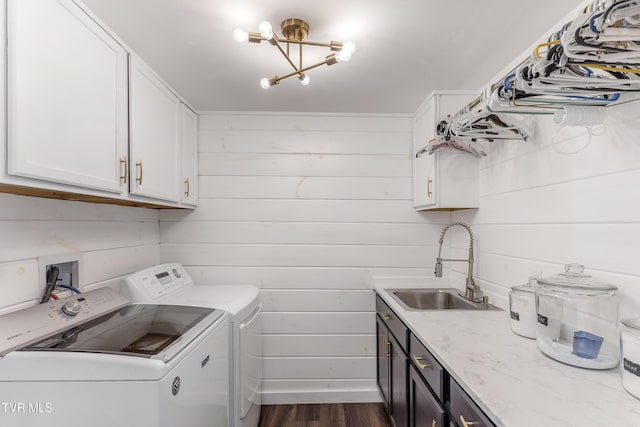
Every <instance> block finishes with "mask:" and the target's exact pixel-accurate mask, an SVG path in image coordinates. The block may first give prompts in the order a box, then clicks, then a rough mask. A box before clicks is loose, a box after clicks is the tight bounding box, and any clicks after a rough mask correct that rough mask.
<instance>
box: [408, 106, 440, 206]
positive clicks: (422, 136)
mask: <svg viewBox="0 0 640 427" xmlns="http://www.w3.org/2000/svg"><path fill="white" fill-rule="evenodd" d="M436 98H437V97H433V98H432V100H431V101H429V102H427V103H426V104H425V105H424V106H423V108H422V109H421V110H419V111H418V114H416V116H415V117H414V119H413V206H414V207H415V208H416V209H424V208H426V207H429V206H434V205H435V204H436V201H437V199H436V196H437V192H436V191H435V188H436V182H435V181H436V167H437V164H436V161H435V158H434V156H431V155H429V154H428V153H424V154H421V155H420V157H416V153H417V152H418V151H419V150H420V149H421V148H423V147H424V146H425V145H427V144H428V143H429V141H430V140H431V139H433V137H434V136H435V124H436V107H437V106H436V102H435V99H436Z"/></svg>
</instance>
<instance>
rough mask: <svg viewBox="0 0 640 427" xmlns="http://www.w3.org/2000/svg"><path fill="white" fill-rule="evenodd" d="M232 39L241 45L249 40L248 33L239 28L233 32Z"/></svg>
mask: <svg viewBox="0 0 640 427" xmlns="http://www.w3.org/2000/svg"><path fill="white" fill-rule="evenodd" d="M233 39H234V40H235V41H237V42H238V43H243V42H246V41H248V40H249V33H247V32H246V31H242V30H241V29H240V28H236V29H235V30H233Z"/></svg>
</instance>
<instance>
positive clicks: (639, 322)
mask: <svg viewBox="0 0 640 427" xmlns="http://www.w3.org/2000/svg"><path fill="white" fill-rule="evenodd" d="M621 322H622V324H623V325H624V326H627V327H629V328H631V329H636V330H638V331H640V319H622V320H621Z"/></svg>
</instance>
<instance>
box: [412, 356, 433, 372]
mask: <svg viewBox="0 0 640 427" xmlns="http://www.w3.org/2000/svg"><path fill="white" fill-rule="evenodd" d="M411 356H412V357H413V361H414V362H416V365H418V368H420V370H421V371H424V370H425V369H427V368H430V367H431V365H427V364H426V363H420V361H421V360H426V358H424V357H422V356H416V355H415V354H412V355H411Z"/></svg>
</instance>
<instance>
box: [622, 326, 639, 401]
mask: <svg viewBox="0 0 640 427" xmlns="http://www.w3.org/2000/svg"><path fill="white" fill-rule="evenodd" d="M620 350H621V351H622V360H621V361H620V374H621V376H622V387H624V389H625V390H627V392H628V393H629V394H631V395H632V396H634V397H636V398H638V399H640V319H623V320H622V327H621V328H620Z"/></svg>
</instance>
